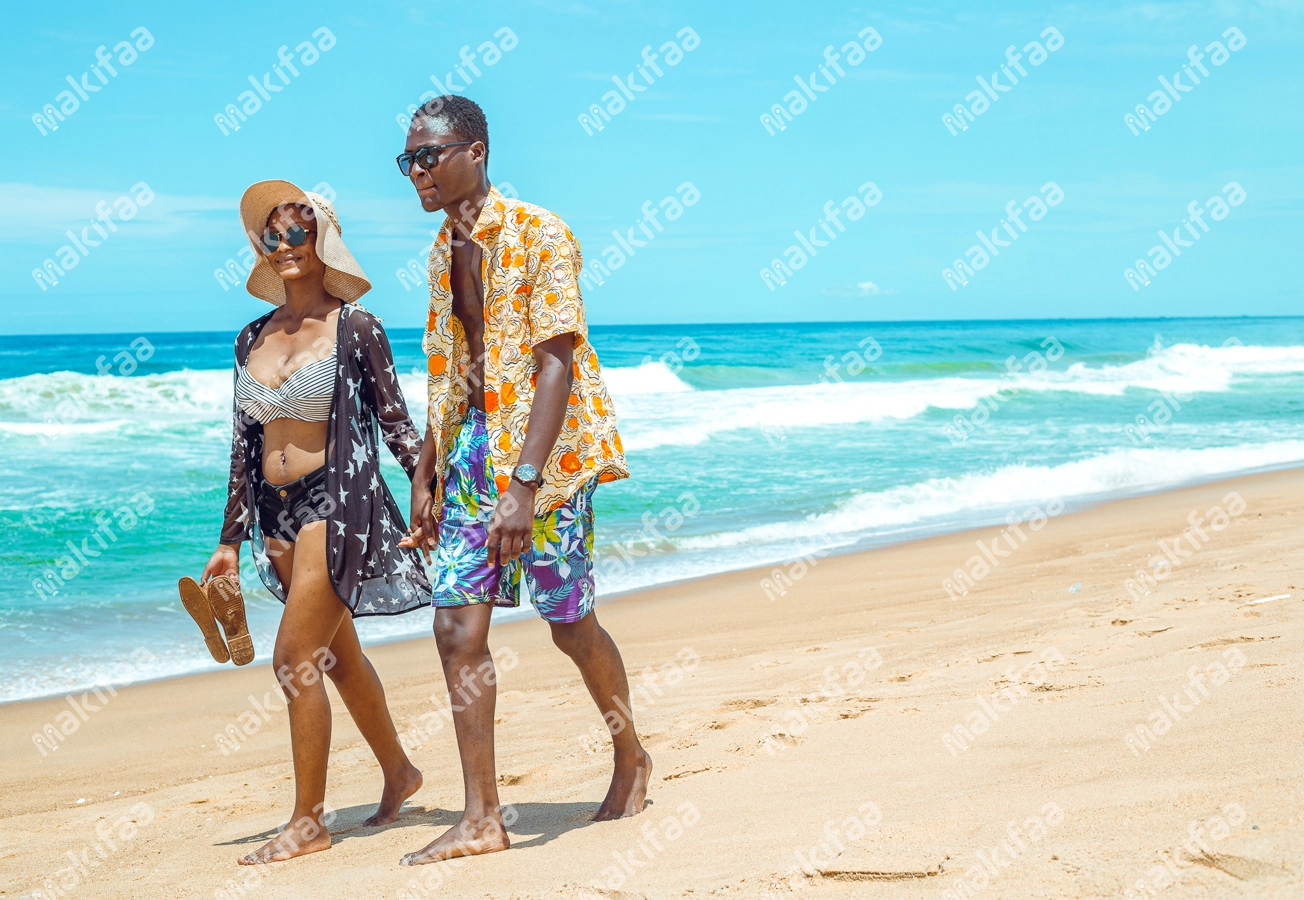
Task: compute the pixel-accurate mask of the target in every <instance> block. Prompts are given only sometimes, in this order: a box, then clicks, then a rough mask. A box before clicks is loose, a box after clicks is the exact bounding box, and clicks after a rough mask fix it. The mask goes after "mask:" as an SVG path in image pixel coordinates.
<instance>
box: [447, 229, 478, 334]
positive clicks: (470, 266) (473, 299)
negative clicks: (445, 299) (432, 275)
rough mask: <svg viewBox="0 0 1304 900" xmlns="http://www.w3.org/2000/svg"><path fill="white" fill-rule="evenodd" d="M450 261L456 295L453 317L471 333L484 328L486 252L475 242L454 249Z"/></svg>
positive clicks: (452, 285)
mask: <svg viewBox="0 0 1304 900" xmlns="http://www.w3.org/2000/svg"><path fill="white" fill-rule="evenodd" d="M450 257H451V258H450V259H449V277H448V281H449V288H450V293H452V295H453V304H452V306H453V315H455V316H457V318H458V319H459V320H461V322H462V326H463V327H464V328H466V329H468V330H474V331H479V330H480V329H481V328H482V327H483V326H484V279H483V272H482V266H483V262H484V252H483V251H482V250H481V249H480V245H479V244H476V243H474V242H472V241H465V242H462V244H461V246H455V247H453V251H452V253H451V255H450Z"/></svg>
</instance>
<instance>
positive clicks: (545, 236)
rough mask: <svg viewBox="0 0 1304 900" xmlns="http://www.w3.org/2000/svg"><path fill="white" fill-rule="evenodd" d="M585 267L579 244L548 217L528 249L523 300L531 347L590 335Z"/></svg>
mask: <svg viewBox="0 0 1304 900" xmlns="http://www.w3.org/2000/svg"><path fill="white" fill-rule="evenodd" d="M582 266H583V260H582V259H581V257H580V242H579V241H577V240H576V239H575V236H574V235H572V234H571V231H570V229H569V228H567V227H566V224H565V223H564V222H562V221H561V220H560V219H558V218H556V217H545V218H543V219H542V221H541V222H540V223H539V225H538V226H537V227H535V228H533V229H532V230H531V232H530V237H529V238H528V239H527V244H526V248H525V271H526V274H527V276H529V279H530V284H529V286H528V289H527V294H526V297H525V298H524V299H525V304H526V306H527V308H528V310H529V324H530V346H532V347H533V346H537V345H539V344H541V343H543V342H544V341H546V340H548V339H549V338H554V337H557V335H560V334H579V335H587V334H588V325H587V323H586V322H585V317H584V299H583V297H581V296H580V268H581V267H582Z"/></svg>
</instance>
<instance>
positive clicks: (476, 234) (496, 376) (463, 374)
mask: <svg viewBox="0 0 1304 900" xmlns="http://www.w3.org/2000/svg"><path fill="white" fill-rule="evenodd" d="M471 239H472V240H473V241H475V242H476V243H477V244H479V245H480V247H481V249H482V250H483V260H482V263H481V273H480V274H481V282H482V284H483V285H484V347H485V359H484V402H485V420H486V426H487V430H488V433H489V446H490V453H491V457H492V460H493V471H494V481H495V483H496V485H497V487H498V490H499V491H500V492H502V491H505V490H507V484H508V481H509V480H510V478H511V474H512V470H513V469H514V468H515V466H516V459H517V456H518V455H519V454H520V452H521V444H522V443H523V442H524V440H525V426H526V422H527V421H528V420H529V417H530V408H531V405H532V401H533V399H534V382H535V373H536V369H537V366H536V364H535V360H534V352H533V348H534V347H535V345H537V344H539V343H541V342H543V341H546V340H548V339H549V338H552V337H556V336H558V335H562V334H573V335H574V336H575V352H574V372H573V375H574V379H573V381H572V383H571V394H570V405H569V406H568V407H567V409H566V418H565V419H564V420H563V421H562V427H561V434H560V435H558V437H557V443H556V444H554V445H553V448H552V452H551V453H550V454H549V456H548V461H547V463H546V464H545V465H544V467H543V473H542V474H543V479H544V485H543V487H542V488H541V489H540V490H539V491H538V492H537V493H536V495H535V514H536V515H544V514H545V513H547V512H549V511H551V510H552V509H555V508H556V507H558V506H560V505H561V504H562V503H565V502H566V500H568V499H569V498H570V497H571V496H572V495H573V494H574V493H575V492H576V491H577V490H578V489H579V488H580V487H582V486H583V485H584V484H586V483H587V482H588V481H589V480H591V479H594V478H596V479H597V480H598V481H600V482H602V481H614V480H615V479H617V478H627V477H629V469H628V467H627V465H626V463H625V455H624V450H623V449H622V447H621V444H620V435H619V434H618V433H617V431H616V413H615V410H614V408H613V407H612V405H611V397H610V395H609V394H608V393H607V387H606V385H605V384H603V381H602V374H601V371H600V369H599V367H598V355H597V353H595V352H594V350H593V347H592V346H591V345H590V344H589V340H588V326H587V324H586V323H585V317H584V300H583V298H582V297H581V296H580V287H579V277H580V267H581V265H582V260H581V257H580V245H579V241H577V240H576V239H575V236H574V235H573V234H571V231H570V229H569V228H567V227H566V223H565V222H563V221H562V220H561V219H559V218H558V217H557V216H555V215H553V214H552V213H550V212H548V211H547V210H546V209H543V208H541V207H538V206H535V205H533V204H530V203H523V202H521V201H520V200H509V199H508V198H506V197H504V196H503V195H502V194H501V193H499V192H498V190H497V189H496V188H492V187H491V188H490V190H489V196H488V197H487V198H486V200H485V204H484V207H483V208H482V209H481V210H480V217H479V218H478V219H477V220H476V223H475V228H474V229H473V231H472V234H471ZM452 241H453V221H452V219H451V218H446V219H445V220H444V224H443V227H442V228H441V229H440V231H439V236H438V237H437V238H436V239H435V242H434V245H433V246H432V247H431V251H430V311H429V314H428V315H427V317H426V333H425V338H424V340H423V343H422V346H423V347H424V349H425V353H426V357H427V361H428V370H429V373H430V375H429V380H428V389H429V410H428V414H429V416H430V418H429V421H430V428H431V434H432V435H433V437H434V441H435V448H436V456H435V461H436V468H435V472H436V477H435V482H434V485H433V486H432V487H433V489H434V491H435V504H436V505H435V509H436V510H438V509H439V501H440V499H441V495H442V491H443V485H442V482H443V479H442V477H440V476H441V475H442V473H443V472H444V469H445V466H446V464H447V460H448V454H449V451H450V449H451V448H452V445H453V440H454V438H456V437H457V433H458V431H459V430H460V429H461V426H462V421H463V419H464V418H465V417H466V410H467V406H468V397H469V386H468V383H467V379H468V375H469V373H470V370H471V353H470V349H469V346H468V344H467V341H466V335H465V334H464V333H463V330H462V323H461V322H459V321H458V319H457V317H456V316H454V315H453V291H452V288H451V286H450V278H449V275H450V270H451V268H452V262H453V260H452V253H453V244H452Z"/></svg>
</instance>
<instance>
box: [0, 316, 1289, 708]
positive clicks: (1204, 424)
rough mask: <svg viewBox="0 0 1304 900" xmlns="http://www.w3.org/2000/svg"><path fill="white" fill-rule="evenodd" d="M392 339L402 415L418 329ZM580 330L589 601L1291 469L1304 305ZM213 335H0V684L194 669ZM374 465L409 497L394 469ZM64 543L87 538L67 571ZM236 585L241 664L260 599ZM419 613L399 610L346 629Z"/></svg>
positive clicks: (212, 431)
mask: <svg viewBox="0 0 1304 900" xmlns="http://www.w3.org/2000/svg"><path fill="white" fill-rule="evenodd" d="M390 337H391V340H392V342H393V346H394V350H395V355H396V358H397V364H398V368H399V369H400V370H401V371H403V372H406V373H408V374H406V375H405V376H404V377H403V378H402V383H403V387H404V391H405V393H406V394H407V397H408V403H409V407H410V408H411V409H412V412H413V416H414V418H415V419H416V420H417V424H418V426H420V427H424V405H425V404H424V399H423V398H424V379H423V376H422V373H423V372H424V359H423V357H422V356H421V351H420V332H419V331H418V330H415V329H393V330H391V331H390ZM591 337H592V341H593V343H594V345H595V346H596V348H597V350H598V354H599V356H600V357H601V360H602V363H603V367H604V370H605V372H606V376H607V380H608V383H609V386H610V388H611V392H612V395H613V398H614V400H615V404H616V411H617V414H618V415H619V417H620V423H621V434H622V436H623V438H624V444H625V448H626V452H627V455H628V457H629V461H630V466H631V469H632V471H633V477H632V478H631V479H630V480H628V481H623V482H619V483H615V484H609V485H604V486H603V487H602V488H600V489H599V491H598V493H597V509H598V545H599V548H600V550H599V562H598V565H597V570H598V586H599V591H600V593H601V594H604V595H611V594H614V593H617V592H620V591H626V590H630V589H634V588H638V587H643V586H647V585H653V584H660V583H666V582H670V581H676V580H681V579H685V578H691V577H694V576H698V575H703V574H707V573H711V572H720V571H725V570H729V569H739V568H744V567H749V566H755V565H760V564H768V563H777V562H782V561H785V560H791V559H793V558H794V557H795V556H798V555H802V554H805V553H810V552H816V553H836V552H846V551H849V550H852V549H856V548H861V547H867V546H873V545H881V544H887V543H892V542H899V541H906V540H910V539H913V538H915V537H918V536H920V535H924V534H929V533H937V532H942V531H952V530H958V529H963V528H968V527H972V526H975V525H979V524H983V523H987V522H995V521H1002V522H1003V521H1004V520H1005V516H1006V514H1007V512H1010V511H1014V512H1016V513H1021V512H1022V511H1023V510H1025V509H1027V508H1028V507H1029V506H1030V505H1032V504H1035V503H1043V502H1045V501H1047V500H1048V499H1050V498H1052V497H1058V498H1060V499H1062V500H1064V501H1065V503H1066V504H1067V505H1068V507H1069V508H1080V507H1082V506H1084V505H1088V504H1091V503H1094V502H1099V501H1101V500H1104V499H1107V498H1111V497H1118V496H1124V495H1130V494H1139V493H1145V492H1151V491H1157V490H1162V489H1165V488H1168V487H1171V486H1174V485H1179V484H1187V483H1192V482H1199V481H1205V480H1211V479H1215V478H1220V477H1223V476H1226V475H1231V474H1234V473H1239V472H1249V471H1257V470H1264V469H1271V468H1282V467H1288V466H1294V465H1299V464H1300V463H1301V462H1304V401H1302V400H1301V397H1302V396H1304V319H1296V318H1289V319H1281V318H1274V319H1252V318H1229V319H1163V320H1140V319H1130V320H1100V321H1002V322H930V323H901V322H896V323H888V324H884V323H838V324H788V325H782V324H780V325H775V324H769V325H683V326H673V325H671V326H625V327H594V328H593V329H592V334H591ZM233 339H234V334H227V333H203V334H179V333H161V334H146V335H136V334H122V335H78V336H21V337H0V533H3V549H2V550H0V701H12V700H17V699H22V698H29V697H38V696H46V695H54V694H60V693H64V692H68V691H72V690H74V689H76V690H85V689H86V688H87V687H88V686H90V685H92V684H95V683H97V682H105V681H107V682H110V683H115V684H116V683H122V682H126V681H132V680H142V679H147V678H160V677H166V676H170V675H176V674H180V673H185V672H195V671H201V670H205V669H211V668H216V666H215V665H214V664H213V663H212V661H211V660H210V659H209V657H208V655H207V653H206V651H205V649H204V646H203V643H202V641H201V640H200V638H199V635H198V632H197V629H195V627H194V625H193V624H192V623H191V621H190V619H189V617H188V616H187V615H186V613H185V612H184V610H183V609H182V608H181V604H180V601H179V599H178V598H177V595H176V581H177V578H179V577H180V576H182V575H187V574H189V575H195V576H198V574H199V572H200V570H201V569H202V567H203V565H204V563H205V561H206V560H207V558H208V556H209V554H210V553H211V552H212V550H213V548H214V546H215V544H216V541H217V536H218V532H219V529H220V525H221V521H220V520H221V513H222V507H223V502H224V499H225V494H226V490H225V487H226V478H227V466H228V454H229V446H230V412H231V371H230V365H231V344H232V341H233ZM1007 363H1008V364H1007ZM1016 367H1017V368H1016ZM1138 417H1141V421H1140V427H1138V424H1137V422H1138ZM385 472H386V476H387V478H388V481H389V484H390V486H391V488H392V489H393V490H394V493H395V495H396V496H397V497H398V499H399V502H400V505H401V506H402V507H404V508H405V509H406V507H407V498H408V491H407V481H406V478H405V477H404V476H403V474H402V471H401V470H400V469H399V468H398V466H397V464H394V463H393V462H392V460H391V461H390V462H389V463H388V465H387V468H386V470H385ZM124 507H126V508H127V509H129V510H130V512H131V515H130V516H129V515H127V514H126V513H124V512H123V511H122V510H123V508H124ZM97 516H98V517H99V519H98V520H97ZM105 522H107V523H108V525H107V530H108V531H111V532H112V535H113V537H112V539H111V540H110V539H108V537H107V532H106V530H104V529H105V526H104V524H103V523H105ZM1180 524H1181V523H1175V527H1177V526H1178V525H1180ZM97 530H98V533H99V535H100V538H99V539H96V538H95V537H94V534H95V533H96V532H97ZM68 542H72V544H73V545H74V546H75V547H76V548H77V549H78V550H81V549H82V548H86V549H87V550H92V551H97V552H98V553H99V555H98V556H94V555H89V554H87V553H82V554H81V558H82V560H84V564H83V563H82V562H77V561H76V558H75V556H76V555H75V553H74V551H73V550H72V549H71V548H70V547H69V543H68ZM101 542H102V544H103V546H101ZM245 558H246V560H247V558H248V552H247V551H246V552H245ZM70 562H76V566H75V568H76V571H75V572H74V571H73V568H74V567H73V566H72V565H70ZM47 573H50V574H52V575H56V576H57V575H60V573H63V576H62V577H60V578H59V579H58V581H56V580H54V579H53V578H50V577H48V576H47ZM252 584H256V580H254V581H253V582H252ZM250 585H251V581H250V580H249V579H248V578H247V579H246V588H247V589H248V587H249V586H250ZM938 591H939V594H941V593H942V589H941V587H940V586H939V588H938ZM247 595H248V596H250V618H251V625H252V629H253V632H254V638H255V643H256V646H257V648H258V653H259V657H260V659H261V660H266V659H267V658H268V657H269V655H270V652H271V646H272V637H273V635H274V634H275V629H276V624H277V621H278V618H279V615H280V609H281V607H280V604H279V603H277V602H276V601H275V600H273V599H271V598H270V597H269V596H268V595H267V594H266V593H265V592H264V591H263V590H262V589H261V585H258V586H257V589H256V590H253V591H249V590H247ZM756 602H757V603H762V604H764V603H769V602H771V601H769V600H768V599H767V597H766V595H765V593H764V592H763V591H762V590H761V588H760V586H759V584H758V586H757V589H756ZM778 609H779V607H776V611H778ZM787 612H791V610H787ZM509 615H510V614H509ZM518 615H527V616H528V615H533V613H532V612H531V611H530V610H528V609H527V610H525V611H523V612H521V613H518ZM430 625H431V614H430V611H429V610H422V611H418V612H413V613H409V614H408V615H405V616H399V617H395V618H389V619H368V620H364V621H362V622H361V623H360V626H361V627H360V631H361V632H362V633H363V637H364V640H367V641H371V642H375V641H382V640H391V639H396V638H400V637H410V636H419V635H425V634H429V632H430ZM138 648H144V649H145V650H147V651H148V654H149V655H148V656H145V655H143V654H137V655H136V656H135V657H133V652H134V651H136V650H137V649H138ZM431 653H434V647H433V644H432V646H431ZM142 660H143V661H142Z"/></svg>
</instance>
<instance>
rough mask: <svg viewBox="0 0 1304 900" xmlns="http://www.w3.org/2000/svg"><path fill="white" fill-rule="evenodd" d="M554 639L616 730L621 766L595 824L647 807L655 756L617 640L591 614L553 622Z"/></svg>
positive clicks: (613, 733)
mask: <svg viewBox="0 0 1304 900" xmlns="http://www.w3.org/2000/svg"><path fill="white" fill-rule="evenodd" d="M548 624H549V625H551V626H552V640H553V643H555V644H556V645H557V647H558V648H559V649H560V650H561V651H562V652H563V653H565V654H566V655H567V656H569V657H570V658H571V660H572V661H574V663H575V665H576V666H577V667H578V668H579V670H580V674H581V675H582V676H584V684H585V686H586V687H588V689H589V694H591V695H592V697H593V701H594V702H595V703H597V704H598V711H599V712H601V713H602V718H603V719H604V720H605V721H606V723H607V730H608V731H610V732H611V742H612V744H613V745H614V746H615V750H616V754H615V755H616V768H615V771H614V772H613V773H612V776H611V786H610V787H609V788H607V796H606V799H604V800H603V801H602V806H600V807H599V808H598V811H597V812H596V813H595V814H594V816H593V820H594V821H595V822H601V821H605V820H607V819H623V818H625V817H626V816H636V815H638V814H639V813H640V812H642V811H643V801H644V800H646V799H647V786H648V782H649V781H650V780H651V778H652V757H651V756H649V755H648V753H647V751H646V750H644V749H643V745H642V744H640V743H639V742H638V735H637V734H636V733H635V732H634V719H633V709H632V707H631V706H630V705H629V679H628V678H626V676H625V663H624V662H623V661H622V660H621V658H620V651H619V650H618V649H616V642H615V641H613V640H612V639H611V635H609V634H607V631H606V629H604V628H603V627H602V626H601V625H599V624H598V615H597V613H594V612H590V613H589V614H588V615H586V616H585V617H584V618H582V619H580V620H579V621H578V622H549V623H548Z"/></svg>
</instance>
